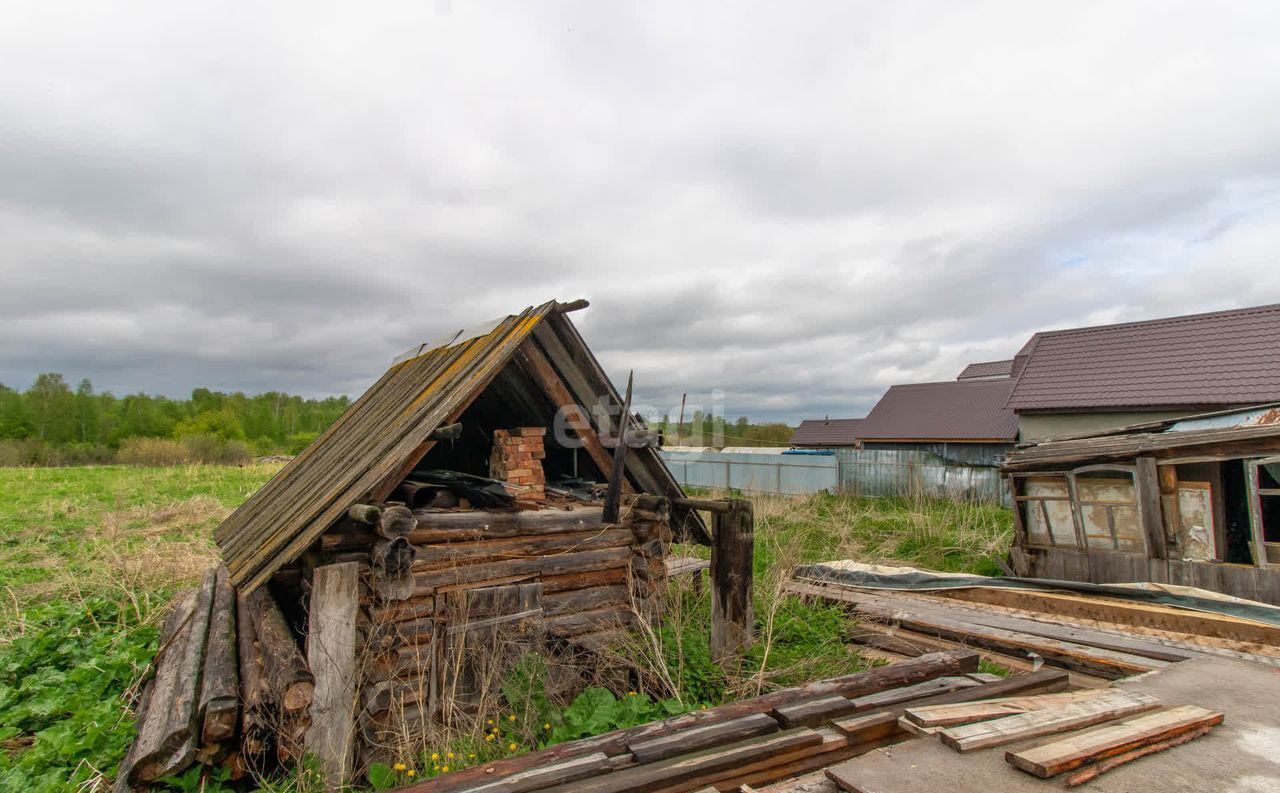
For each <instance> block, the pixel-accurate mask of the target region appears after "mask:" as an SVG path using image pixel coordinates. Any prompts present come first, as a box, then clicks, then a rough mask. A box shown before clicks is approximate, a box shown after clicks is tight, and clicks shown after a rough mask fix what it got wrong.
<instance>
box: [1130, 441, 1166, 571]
mask: <svg viewBox="0 0 1280 793" xmlns="http://www.w3.org/2000/svg"><path fill="white" fill-rule="evenodd" d="M1133 479H1134V485H1135V486H1136V488H1137V496H1138V516H1139V517H1138V519H1139V520H1141V521H1142V528H1143V530H1144V531H1145V532H1146V535H1147V556H1148V557H1150V558H1152V559H1168V558H1169V553H1168V550H1167V549H1166V548H1165V540H1164V517H1163V515H1162V510H1161V509H1160V477H1159V475H1158V474H1157V473H1156V458H1154V457H1150V456H1147V457H1139V458H1138V467H1137V470H1136V471H1134V477H1133Z"/></svg>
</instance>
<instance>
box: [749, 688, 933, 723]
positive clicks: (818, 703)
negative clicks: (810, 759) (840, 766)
mask: <svg viewBox="0 0 1280 793" xmlns="http://www.w3.org/2000/svg"><path fill="white" fill-rule="evenodd" d="M908 688H914V686H908ZM857 709H858V706H857V705H855V704H854V702H853V700H850V699H845V698H844V697H840V696H832V697H822V698H820V699H811V700H808V701H806V702H797V703H795V704H794V705H783V706H781V707H778V708H774V709H773V712H772V715H773V717H774V718H775V719H777V720H778V722H779V723H780V724H782V726H783V727H788V728H789V727H812V726H815V725H818V724H821V723H823V722H824V721H826V720H828V719H834V718H837V717H839V716H845V715H847V714H850V713H853V712H854V711H856V710H857Z"/></svg>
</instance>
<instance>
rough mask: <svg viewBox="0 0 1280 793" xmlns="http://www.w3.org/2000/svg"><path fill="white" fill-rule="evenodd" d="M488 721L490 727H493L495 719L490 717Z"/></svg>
mask: <svg viewBox="0 0 1280 793" xmlns="http://www.w3.org/2000/svg"><path fill="white" fill-rule="evenodd" d="M486 723H487V724H488V725H489V726H490V727H492V726H493V719H489V721H488V722H486Z"/></svg>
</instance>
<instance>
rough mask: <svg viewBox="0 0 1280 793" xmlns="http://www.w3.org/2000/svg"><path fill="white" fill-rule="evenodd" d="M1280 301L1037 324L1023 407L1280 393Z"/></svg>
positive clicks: (1025, 356) (1021, 371) (1026, 350)
mask: <svg viewBox="0 0 1280 793" xmlns="http://www.w3.org/2000/svg"><path fill="white" fill-rule="evenodd" d="M1277 349H1280V304H1275V305H1267V306H1257V307H1254V308H1242V309H1235V310H1232V311H1216V312H1213V313H1209V314H1193V315H1189V316H1182V317H1170V318H1167V319H1156V320H1148V321H1145V322H1127V323H1123V324H1119V325H1103V326H1098V327H1090V328H1077V329H1072V330H1057V331H1048V332H1045V333H1037V334H1036V335H1034V336H1032V337H1031V339H1030V341H1028V342H1027V344H1026V345H1025V346H1024V347H1023V349H1022V350H1021V351H1020V352H1019V354H1018V358H1019V359H1020V360H1019V366H1018V367H1017V370H1018V373H1017V386H1016V387H1015V388H1014V389H1013V393H1012V394H1011V395H1010V398H1009V407H1011V408H1013V409H1015V410H1019V411H1022V410H1071V409H1090V408H1092V409H1097V408H1159V407H1184V406H1185V407H1197V406H1198V407H1210V406H1235V405H1247V404H1255V403H1259V402H1271V401H1277V400H1280V355H1277V354H1276V350H1277Z"/></svg>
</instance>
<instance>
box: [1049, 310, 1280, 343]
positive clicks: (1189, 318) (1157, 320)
mask: <svg viewBox="0 0 1280 793" xmlns="http://www.w3.org/2000/svg"><path fill="white" fill-rule="evenodd" d="M1271 311H1280V303H1267V304H1265V305H1261V306H1247V307H1245V308H1227V309H1221V310H1219V311H1205V312H1202V313H1200V314H1179V315H1177V316H1173V317H1154V318H1152V319H1135V320H1130V321H1128V322H1112V323H1109V324H1106V325H1085V326H1084V327H1080V328H1060V329H1058V330H1042V331H1037V332H1036V333H1035V334H1034V336H1033V338H1034V337H1040V338H1043V337H1045V336H1066V335H1069V334H1074V333H1094V332H1097V331H1102V330H1118V329H1121V328H1132V327H1139V326H1145V325H1159V324H1179V323H1183V322H1203V321H1205V320H1209V319H1217V318H1218V317H1223V316H1245V315H1248V314H1255V313H1256V314H1261V313H1266V312H1271Z"/></svg>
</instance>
